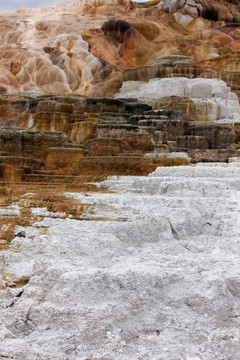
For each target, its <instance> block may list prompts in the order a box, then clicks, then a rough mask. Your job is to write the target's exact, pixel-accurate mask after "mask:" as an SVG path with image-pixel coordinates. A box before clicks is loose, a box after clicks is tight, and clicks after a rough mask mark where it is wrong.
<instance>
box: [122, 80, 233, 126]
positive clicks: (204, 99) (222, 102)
mask: <svg viewBox="0 0 240 360" xmlns="http://www.w3.org/2000/svg"><path fill="white" fill-rule="evenodd" d="M172 97H176V98H175V103H176V105H175V107H172V109H178V103H181V102H182V98H189V102H188V105H189V106H188V107H189V108H190V107H191V105H192V108H194V110H195V113H194V114H191V112H190V111H189V112H188V113H187V114H186V116H194V117H195V118H196V119H197V120H201V119H202V120H209V121H216V120H223V121H224V119H226V120H230V121H232V122H234V119H236V121H238V122H239V120H240V105H239V101H238V97H237V95H236V94H235V93H232V92H230V88H229V87H227V86H226V83H225V82H224V81H222V80H216V79H187V78H184V77H180V78H165V79H161V80H157V79H153V80H151V81H150V82H148V83H146V84H145V83H142V82H139V81H126V82H124V83H123V86H122V87H121V89H120V93H119V94H117V95H115V98H137V99H139V98H142V99H143V101H148V99H150V100H155V99H164V100H165V101H166V99H167V98H171V99H172ZM155 104H156V105H155V106H157V108H158V109H159V108H160V109H161V108H163V109H167V108H168V107H166V105H165V104H164V105H163V104H162V103H161V102H155ZM190 104H191V105H190ZM172 106H173V105H172Z"/></svg>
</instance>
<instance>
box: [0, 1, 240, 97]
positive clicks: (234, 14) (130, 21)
mask: <svg viewBox="0 0 240 360" xmlns="http://www.w3.org/2000/svg"><path fill="white" fill-rule="evenodd" d="M113 14H114V18H113ZM0 36H1V44H0V93H1V94H4V93H9V92H10V93H12V92H16V91H31V90H40V91H45V92H51V93H67V94H70V93H76V94H80V95H83V96H85V95H87V96H90V95H91V96H98V97H101V96H112V95H113V94H114V93H116V92H118V89H119V87H120V86H121V77H122V71H123V70H124V69H126V68H129V67H137V66H145V65H146V64H149V63H150V62H152V61H154V60H155V59H156V58H158V57H160V56H162V55H177V56H179V55H185V56H191V57H193V59H194V61H195V62H196V64H197V65H196V66H197V69H198V70H197V72H199V71H200V70H199V69H202V70H203V69H205V70H206V73H208V74H210V73H211V72H212V71H214V72H215V74H216V75H215V76H212V77H220V76H219V74H220V73H222V72H223V73H224V74H223V76H222V77H221V78H222V79H224V80H226V81H229V84H230V82H231V83H232V85H231V86H233V88H234V90H236V91H238V90H239V67H238V63H239V51H240V44H239V38H240V35H239V12H238V8H237V4H236V3H233V2H232V3H230V2H228V1H225V0H221V1H215V0H211V1H205V0H201V1H192V0H191V1H190V0H187V1H176V0H171V1H170V0H169V1H167V0H166V1H160V2H159V1H152V2H148V3H147V4H137V3H134V2H130V1H128V0H115V1H114V0H112V1H107V0H102V1H94V0H91V1H87V2H86V1H85V0H78V1H75V2H74V3H61V4H57V5H55V6H50V7H48V8H45V9H41V10H39V9H28V10H21V11H18V12H11V13H6V14H4V13H2V14H0ZM226 63H227V66H226Z"/></svg>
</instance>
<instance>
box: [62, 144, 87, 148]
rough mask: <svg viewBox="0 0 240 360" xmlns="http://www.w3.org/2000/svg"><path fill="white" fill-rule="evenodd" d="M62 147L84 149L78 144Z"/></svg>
mask: <svg viewBox="0 0 240 360" xmlns="http://www.w3.org/2000/svg"><path fill="white" fill-rule="evenodd" d="M62 147H63V148H69V149H84V145H80V144H64V145H63V146H62Z"/></svg>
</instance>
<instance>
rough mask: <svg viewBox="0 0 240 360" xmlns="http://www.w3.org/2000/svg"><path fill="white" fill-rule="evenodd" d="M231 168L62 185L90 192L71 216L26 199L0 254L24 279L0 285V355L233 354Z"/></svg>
mask: <svg viewBox="0 0 240 360" xmlns="http://www.w3.org/2000/svg"><path fill="white" fill-rule="evenodd" d="M239 176H240V163H239V162H233V163H229V164H198V165H191V166H181V167H171V168H164V167H163V168H158V169H157V170H156V171H155V172H154V173H152V174H150V175H149V176H148V177H119V178H116V177H111V178H109V179H108V180H106V181H105V182H103V183H101V184H99V186H100V187H107V188H109V189H110V190H112V191H115V192H114V193H96V194H90V193H89V194H83V193H68V194H67V195H68V196H69V197H75V198H77V199H78V200H79V202H80V203H84V204H86V203H88V204H92V205H90V207H89V208H88V210H87V211H86V212H85V214H83V215H82V216H81V219H79V220H74V219H71V218H70V217H68V218H65V219H63V218H61V216H62V214H61V213H59V214H58V215H59V216H58V217H55V218H54V217H53V216H52V214H51V213H49V212H47V211H43V210H42V209H34V211H35V214H38V215H39V221H37V222H35V223H34V224H32V226H31V227H27V228H19V229H18V230H17V231H24V232H25V234H26V237H25V238H24V237H15V239H14V240H13V242H12V245H11V246H12V248H10V250H8V251H5V252H2V253H1V255H0V256H1V258H0V263H1V264H2V269H1V270H2V271H4V272H5V273H12V274H16V276H18V278H19V279H26V278H29V279H30V280H29V282H28V284H27V285H25V286H24V287H22V288H16V289H13V288H12V289H11V288H7V289H6V290H1V291H0V304H1V308H0V318H1V321H2V324H1V333H0V336H1V344H0V359H18V360H23V359H24V360H35V359H41V360H47V359H49V360H67V359H68V360H77V359H78V360H79V359H80V360H81V359H86V358H101V357H104V358H107V359H113V360H137V359H140V360H150V359H151V360H159V359H161V360H220V359H221V360H237V359H240V347H239V343H240V266H239V265H240V264H239V253H240V217H239V211H240V181H239ZM11 211H18V209H17V208H16V210H14V207H12V208H11ZM97 220H98V221H97ZM17 246H20V248H19V250H20V251H18V252H17V251H15V249H16V247H17Z"/></svg>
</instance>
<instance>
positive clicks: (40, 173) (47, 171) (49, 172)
mask: <svg viewBox="0 0 240 360" xmlns="http://www.w3.org/2000/svg"><path fill="white" fill-rule="evenodd" d="M32 175H53V172H52V171H49V170H35V171H34V174H32Z"/></svg>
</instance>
